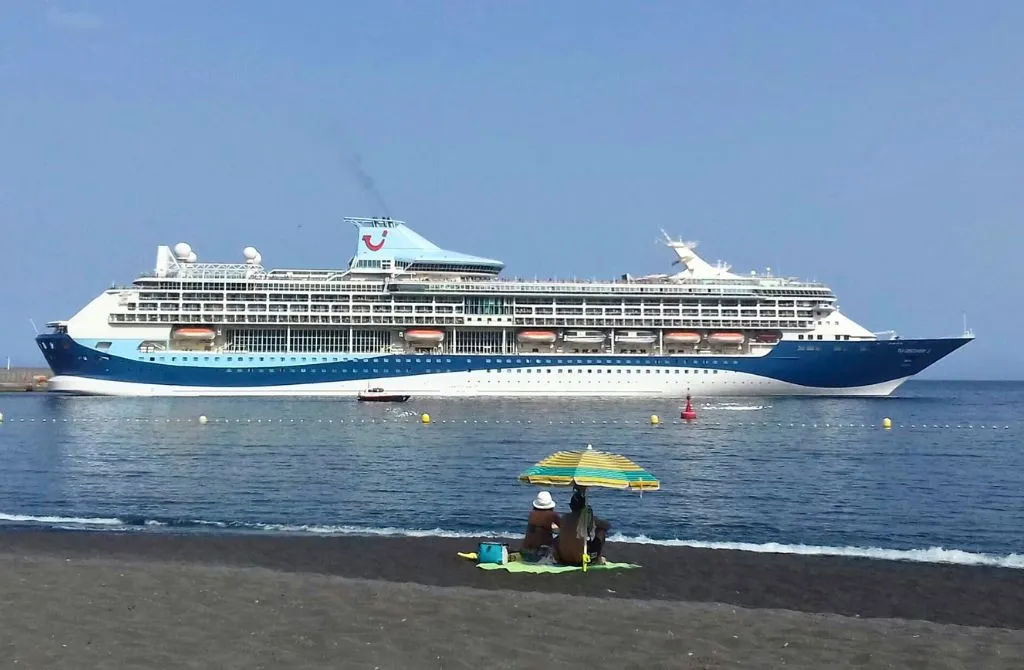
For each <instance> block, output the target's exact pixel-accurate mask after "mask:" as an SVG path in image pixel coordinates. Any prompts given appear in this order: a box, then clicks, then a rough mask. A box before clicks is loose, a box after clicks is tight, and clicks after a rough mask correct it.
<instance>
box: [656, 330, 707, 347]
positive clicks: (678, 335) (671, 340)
mask: <svg viewBox="0 0 1024 670" xmlns="http://www.w3.org/2000/svg"><path fill="white" fill-rule="evenodd" d="M700 340H701V336H700V333H690V332H679V331H674V332H670V333H665V335H664V336H663V341H664V342H665V344H699V343H700Z"/></svg>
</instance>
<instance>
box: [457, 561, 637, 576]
mask: <svg viewBox="0 0 1024 670" xmlns="http://www.w3.org/2000/svg"><path fill="white" fill-rule="evenodd" d="M476 567H478V568H480V569H482V570H505V571H508V572H526V573H531V574H544V573H556V574H557V573H560V572H580V571H582V570H583V568H582V567H580V566H578V565H554V564H552V563H527V562H526V561H511V562H509V563H505V564H504V565H498V564H497V563H480V564H478V565H477V566H476ZM639 567H640V566H639V565H636V564H634V563H612V562H608V563H601V564H597V565H594V564H591V565H588V566H587V572H593V571H595V570H627V569H631V568H639Z"/></svg>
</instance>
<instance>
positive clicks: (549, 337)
mask: <svg viewBox="0 0 1024 670" xmlns="http://www.w3.org/2000/svg"><path fill="white" fill-rule="evenodd" d="M516 339H517V340H519V341H520V342H531V343H534V344H551V343H553V342H554V341H555V340H556V339H557V337H556V335H555V334H554V333H553V332H552V331H550V330H524V331H521V332H520V333H519V334H518V335H516Z"/></svg>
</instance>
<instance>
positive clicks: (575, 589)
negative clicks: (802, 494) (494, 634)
mask: <svg viewBox="0 0 1024 670" xmlns="http://www.w3.org/2000/svg"><path fill="white" fill-rule="evenodd" d="M479 541H480V540H477V539H468V538H441V537H414V538H413V537H382V536H329V537H310V536H281V535H250V534H230V533H219V534H216V535H196V534H178V533H173V532H160V533H130V532H128V533H118V532H113V533H111V532H102V531H72V530H67V531H63V530H62V531H40V530H27V529H24V530H23V529H5V530H0V555H2V556H6V557H8V558H10V557H18V558H26V557H27V558H42V559H45V558H59V559H64V560H83V559H89V560H113V561H130V562H143V563H151V562H159V563H170V564H175V565H184V566H188V565H191V566H197V567H219V568H237V569H248V568H261V569H269V570H273V571H278V572H282V573H292V574H295V573H299V574H307V575H308V574H316V575H325V576H332V577H341V578H347V579H362V580H377V581H382V582H390V583H407V584H409V583H411V584H420V585H424V586H428V587H446V588H449V587H469V588H472V589H476V590H483V591H516V592H536V593H545V594H563V595H571V596H589V597H600V598H604V599H613V600H638V601H649V602H655V601H660V602H676V603H679V602H690V603H697V602H702V603H724V604H728V605H732V606H737V607H743V608H749V609H754V610H757V609H783V610H791V611H798V612H806V613H820V614H835V615H842V616H847V617H861V618H896V619H912V620H922V621H931V622H935V623H939V624H956V625H966V626H985V627H997V628H1009V629H1017V630H1024V570H1020V569H1017V568H1003V567H994V566H976V565H955V564H938V563H921V562H911V561H894V560H885V559H875V558H864V557H849V556H823V555H804V554H774V553H762V552H748V551H741V550H733V549H700V548H691V547H667V546H661V545H647V544H632V543H614V542H609V544H608V545H607V546H608V549H607V551H606V554H607V556H608V557H609V559H610V560H614V561H626V562H632V563H637V564H639V565H641V567H640V568H639V569H636V570H627V571H621V572H619V571H609V572H590V573H588V574H586V575H582V574H579V573H572V574H566V575H523V574H509V573H506V572H504V571H494V572H491V571H484V570H480V569H478V568H476V567H475V565H474V564H473V563H472V562H470V561H466V560H464V559H460V558H458V557H457V556H456V553H457V552H459V551H475V549H476V546H477V543H478V542H479ZM485 541H492V540H485ZM509 544H510V545H511V546H513V547H514V546H515V545H517V544H518V542H517V541H510V542H509Z"/></svg>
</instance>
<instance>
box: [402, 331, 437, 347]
mask: <svg viewBox="0 0 1024 670" xmlns="http://www.w3.org/2000/svg"><path fill="white" fill-rule="evenodd" d="M405 341H406V342H408V343H409V344H429V345H431V346H436V345H438V344H441V343H442V342H444V331H443V330H433V329H422V328H413V329H410V330H407V331H405Z"/></svg>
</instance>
